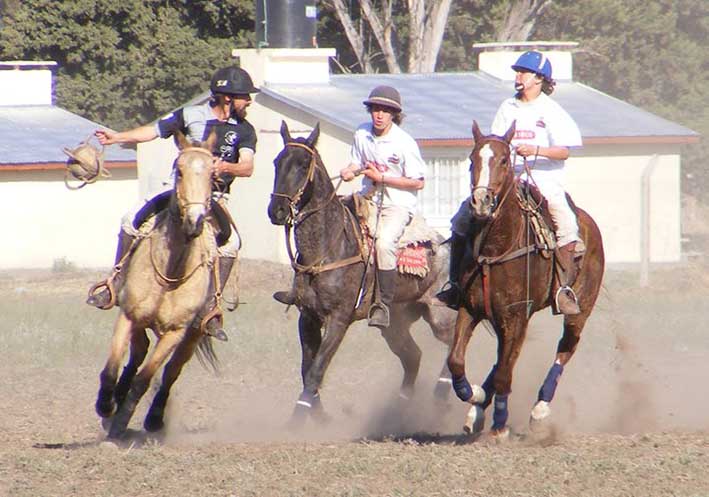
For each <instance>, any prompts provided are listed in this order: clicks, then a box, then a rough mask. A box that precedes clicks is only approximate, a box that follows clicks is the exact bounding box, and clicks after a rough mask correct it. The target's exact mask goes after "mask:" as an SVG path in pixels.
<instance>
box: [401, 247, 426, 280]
mask: <svg viewBox="0 0 709 497" xmlns="http://www.w3.org/2000/svg"><path fill="white" fill-rule="evenodd" d="M396 269H397V270H398V271H399V272H400V273H402V274H411V275H414V276H418V277H419V278H425V277H426V275H427V274H428V271H429V267H428V258H427V257H426V245H423V244H422V245H409V246H407V247H403V248H399V250H398V251H397V254H396Z"/></svg>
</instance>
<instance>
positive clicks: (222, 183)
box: [156, 102, 256, 193]
mask: <svg viewBox="0 0 709 497" xmlns="http://www.w3.org/2000/svg"><path fill="white" fill-rule="evenodd" d="M156 127H157V131H158V134H159V135H160V137H161V138H169V137H170V136H172V135H173V134H174V133H175V132H176V131H181V132H182V133H184V134H185V136H186V137H187V138H188V139H189V140H190V141H193V142H194V141H198V142H202V141H205V140H206V139H207V138H208V137H209V134H210V133H211V132H212V129H214V130H215V131H216V133H217V143H216V148H215V149H214V155H215V156H216V157H219V158H220V159H222V160H224V161H226V162H233V163H236V162H239V151H240V150H241V149H249V150H251V151H253V152H256V130H255V129H254V127H253V126H252V125H251V123H250V122H248V121H247V120H246V119H241V120H239V119H237V118H235V117H230V118H229V119H228V120H227V121H220V120H219V119H217V118H216V117H215V116H214V113H213V112H212V106H211V105H210V103H209V102H207V103H204V104H202V105H194V106H190V107H183V108H181V109H178V110H176V111H175V112H171V113H170V114H168V115H166V116H164V117H163V118H161V119H160V120H159V121H158V122H157V124H156ZM232 181H234V175H232V174H226V173H222V174H221V175H219V178H217V179H216V180H214V183H213V184H212V189H214V190H219V191H221V192H227V193H228V192H229V187H230V186H231V183H232Z"/></svg>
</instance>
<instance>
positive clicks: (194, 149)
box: [175, 147, 215, 218]
mask: <svg viewBox="0 0 709 497" xmlns="http://www.w3.org/2000/svg"><path fill="white" fill-rule="evenodd" d="M187 152H199V153H201V154H205V155H207V156H208V157H209V160H210V161H211V162H212V164H213V163H214V161H215V159H214V156H213V155H212V153H211V152H210V151H209V150H207V149H204V148H200V147H187V148H184V149H182V150H181V151H180V155H178V156H177V160H178V161H179V160H180V157H182V155H183V154H185V153H187ZM210 177H211V171H210ZM175 196H176V197H177V208H178V210H179V212H180V218H184V216H185V211H186V210H187V208H188V207H189V206H191V205H201V206H203V207H204V209H205V210H209V208H210V203H211V201H212V192H211V188H210V189H209V193H208V194H207V198H206V199H205V200H204V201H202V202H197V201H195V202H186V201H185V199H184V198H183V197H182V195H181V194H180V189H179V188H175Z"/></svg>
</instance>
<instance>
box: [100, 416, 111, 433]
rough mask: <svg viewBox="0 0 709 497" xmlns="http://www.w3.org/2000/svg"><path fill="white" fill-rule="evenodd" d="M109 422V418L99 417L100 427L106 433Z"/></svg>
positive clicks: (109, 427) (108, 428) (109, 425)
mask: <svg viewBox="0 0 709 497" xmlns="http://www.w3.org/2000/svg"><path fill="white" fill-rule="evenodd" d="M111 422H112V420H111V418H101V428H102V429H103V431H105V432H106V433H108V431H109V430H110V429H111Z"/></svg>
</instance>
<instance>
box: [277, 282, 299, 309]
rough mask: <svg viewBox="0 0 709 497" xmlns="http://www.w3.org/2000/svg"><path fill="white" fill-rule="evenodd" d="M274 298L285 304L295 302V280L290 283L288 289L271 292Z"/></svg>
mask: <svg viewBox="0 0 709 497" xmlns="http://www.w3.org/2000/svg"><path fill="white" fill-rule="evenodd" d="M273 298H274V300H276V301H277V302H280V303H281V304H285V305H294V304H295V282H294V283H293V284H292V285H291V288H290V290H280V291H278V292H276V293H274V294H273Z"/></svg>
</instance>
